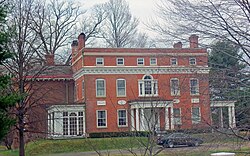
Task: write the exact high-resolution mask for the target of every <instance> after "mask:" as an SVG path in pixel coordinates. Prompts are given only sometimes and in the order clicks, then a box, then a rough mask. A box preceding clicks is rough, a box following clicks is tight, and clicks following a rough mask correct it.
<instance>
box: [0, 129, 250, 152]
mask: <svg viewBox="0 0 250 156" xmlns="http://www.w3.org/2000/svg"><path fill="white" fill-rule="evenodd" d="M194 136H196V137H199V138H202V139H203V140H204V142H205V143H206V144H211V145H212V144H214V143H221V144H225V143H229V144H236V143H239V142H242V140H240V139H238V138H235V137H231V136H226V135H222V134H216V133H213V134H211V133H207V134H195V135H194ZM146 142H147V138H145V137H122V138H118V137H117V138H88V139H65V140H59V139H58V140H37V141H34V142H30V143H29V144H27V145H26V147H25V151H26V154H27V156H37V155H48V154H52V153H71V152H85V151H95V150H108V149H128V148H133V149H136V148H138V147H142V144H141V143H146ZM221 150H223V151H229V152H232V150H231V149H223V148H221ZM230 150H231V151H230ZM245 151H250V147H248V148H246V149H245ZM245 151H243V152H245ZM201 152H202V151H201ZM214 152H219V151H214V150H212V149H207V150H206V151H204V152H203V153H202V154H205V155H209V154H210V153H214ZM234 152H235V150H234ZM238 152H242V149H240V150H238ZM181 154H182V153H180V155H181ZM2 155H4V156H17V155H18V151H17V150H13V151H6V150H3V148H1V149H0V156H2ZM182 155H187V156H193V155H194V156H195V155H196V154H195V153H192V151H190V152H188V153H183V154H182Z"/></svg>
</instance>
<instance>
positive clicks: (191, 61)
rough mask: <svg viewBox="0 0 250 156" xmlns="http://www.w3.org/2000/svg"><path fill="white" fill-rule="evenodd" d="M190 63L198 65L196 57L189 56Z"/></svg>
mask: <svg viewBox="0 0 250 156" xmlns="http://www.w3.org/2000/svg"><path fill="white" fill-rule="evenodd" d="M189 64H190V65H196V58H194V57H191V58H189Z"/></svg>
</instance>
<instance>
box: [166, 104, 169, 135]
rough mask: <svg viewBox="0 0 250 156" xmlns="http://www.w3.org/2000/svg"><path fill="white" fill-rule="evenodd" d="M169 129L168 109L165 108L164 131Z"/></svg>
mask: <svg viewBox="0 0 250 156" xmlns="http://www.w3.org/2000/svg"><path fill="white" fill-rule="evenodd" d="M168 129H169V118H168V107H165V130H168Z"/></svg>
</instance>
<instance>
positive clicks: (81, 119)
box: [48, 105, 86, 138]
mask: <svg viewBox="0 0 250 156" xmlns="http://www.w3.org/2000/svg"><path fill="white" fill-rule="evenodd" d="M85 129H86V128H85V108H84V105H52V106H50V107H49V108H48V137H49V138H65V137H81V136H84V135H85Z"/></svg>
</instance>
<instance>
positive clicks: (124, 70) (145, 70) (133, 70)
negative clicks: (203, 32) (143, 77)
mask: <svg viewBox="0 0 250 156" xmlns="http://www.w3.org/2000/svg"><path fill="white" fill-rule="evenodd" d="M195 73H196V74H208V73H209V67H197V66H196V67H171V66H158V67H155V66H154V67H150V66H143V67H127V66H125V67H116V66H103V67H99V66H98V67H96V66H91V67H83V68H82V69H81V70H79V71H77V72H76V73H75V74H74V75H73V78H74V79H75V80H77V79H78V78H80V77H81V76H83V75H112V74H119V75H121V74H124V75H128V74H195Z"/></svg>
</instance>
